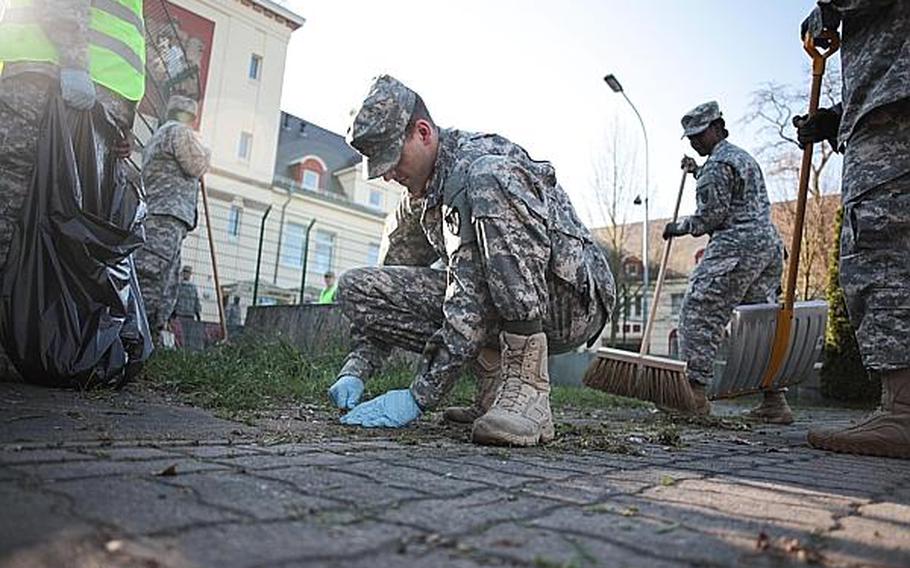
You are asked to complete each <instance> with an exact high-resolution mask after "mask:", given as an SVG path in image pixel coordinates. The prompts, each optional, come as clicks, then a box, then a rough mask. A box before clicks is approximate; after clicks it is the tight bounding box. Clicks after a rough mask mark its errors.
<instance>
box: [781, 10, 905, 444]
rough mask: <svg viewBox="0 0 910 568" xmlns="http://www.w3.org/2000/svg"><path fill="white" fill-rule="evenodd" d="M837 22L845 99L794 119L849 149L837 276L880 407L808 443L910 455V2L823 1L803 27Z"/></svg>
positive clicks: (812, 134) (810, 29)
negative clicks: (875, 380) (877, 383)
mask: <svg viewBox="0 0 910 568" xmlns="http://www.w3.org/2000/svg"><path fill="white" fill-rule="evenodd" d="M841 24H843V41H842V46H841V63H842V73H843V80H844V84H843V92H842V102H841V104H839V105H837V106H836V107H834V108H831V109H819V111H818V112H817V113H816V114H815V115H814V116H813V117H812V118H808V117H806V116H802V117H797V119H795V120H794V123H795V124H796V126H797V129H798V130H797V133H798V137H799V140H800V142H801V143H803V144H805V143H807V142H820V141H822V140H828V141H830V142H831V144H832V146H833V147H834V148H836V149H838V150H839V151H841V152H843V154H844V170H843V188H842V192H841V193H842V196H841V197H842V199H843V206H844V224H843V228H842V230H841V250H840V283H841V286H843V289H844V296H845V297H846V301H847V309H848V312H849V315H850V321H851V323H852V324H853V327H854V329H855V330H856V339H857V342H858V343H859V348H860V352H861V354H862V358H863V364H864V366H865V367H866V368H867V369H868V370H869V372H871V373H875V374H877V375H879V377H880V378H881V384H882V408H881V410H880V411H879V412H876V413H875V414H873V415H871V416H869V417H868V418H866V419H865V420H863V421H861V422H860V423H859V424H856V425H854V426H851V427H848V428H842V429H819V430H811V431H810V432H809V443H810V444H811V445H813V446H815V447H817V448H822V449H826V450H832V451H836V452H848V453H857V454H867V455H876V456H891V457H902V458H910V349H908V346H910V1H908V0H865V1H860V0H829V1H820V2H818V7H817V8H816V9H815V10H814V11H813V13H812V14H811V15H810V16H809V18H807V20H806V21H805V22H804V23H803V26H802V30H801V32H802V34H803V36H804V37H805V34H807V33H811V34H812V35H813V37H819V34H820V33H822V31H823V30H824V29H830V30H836V29H837V28H838V26H840V25H841ZM820 41H821V42H824V40H820ZM857 380H862V379H861V378H859V377H857Z"/></svg>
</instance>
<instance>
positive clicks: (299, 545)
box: [169, 519, 417, 568]
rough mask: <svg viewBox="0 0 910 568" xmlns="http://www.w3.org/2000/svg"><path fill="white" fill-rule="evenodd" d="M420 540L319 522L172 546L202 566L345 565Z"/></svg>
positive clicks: (388, 529)
mask: <svg viewBox="0 0 910 568" xmlns="http://www.w3.org/2000/svg"><path fill="white" fill-rule="evenodd" d="M415 534H417V531H414V530H412V529H408V528H404V527H396V526H391V525H385V524H381V523H376V522H372V521H367V522H360V523H354V524H338V525H334V524H323V523H320V522H319V521H318V520H316V519H314V520H313V521H306V520H301V521H292V522H283V523H265V524H254V525H246V524H230V525H223V526H215V527H202V528H198V529H190V530H186V531H182V532H181V533H180V534H179V535H177V536H175V537H174V538H172V539H170V540H169V544H171V545H172V546H174V547H176V548H179V549H180V550H184V551H186V553H185V554H186V556H187V559H188V560H189V561H190V562H195V563H197V564H198V565H199V566H218V567H219V568H235V567H236V568H248V567H253V566H262V567H266V566H268V567H278V566H303V565H323V566H324V565H327V564H331V563H332V558H333V557H335V563H336V564H335V565H346V564H347V562H346V561H345V560H347V559H358V557H360V558H364V557H367V558H372V557H373V554H374V551H375V550H377V549H378V550H382V549H388V550H395V549H396V548H397V547H398V544H399V543H400V542H401V541H402V540H404V539H407V538H409V537H412V536H414V535H415Z"/></svg>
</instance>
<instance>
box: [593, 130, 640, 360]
mask: <svg viewBox="0 0 910 568" xmlns="http://www.w3.org/2000/svg"><path fill="white" fill-rule="evenodd" d="M634 140H635V139H634V138H631V137H630V136H629V134H628V132H627V130H626V129H625V128H624V127H623V126H622V125H621V124H620V122H619V121H618V120H616V118H615V117H614V118H613V119H611V120H610V121H609V122H608V124H607V128H606V135H605V137H604V147H603V150H602V152H601V153H600V154H599V155H597V157H596V158H595V159H594V160H593V162H594V163H593V168H592V170H593V179H592V182H591V185H592V188H593V190H594V195H595V200H594V201H595V204H596V205H595V207H596V210H597V213H599V215H600V222H601V223H604V225H603V228H602V229H601V230H600V231H599V234H600V237H601V239H602V242H603V246H604V248H605V249H606V253H607V259H608V261H609V263H610V270H612V271H613V276H614V279H615V281H616V289H617V292H618V296H619V301H620V311H622V309H623V304H624V303H626V302H628V298H627V297H626V296H628V293H629V292H628V291H629V289H630V288H629V285H630V282H628V278H627V277H626V273H625V271H624V270H623V265H624V264H625V260H626V258H627V257H628V256H629V255H628V254H627V252H626V243H627V240H628V234H627V227H628V223H627V216H628V212H629V209H630V207H631V206H632V200H633V199H634V198H635V196H636V194H637V191H638V189H639V188H640V186H641V184H640V180H639V178H640V176H641V173H640V170H639V165H638V163H637V153H638V152H637V150H638V146H637V144H636V143H635V141H634ZM631 284H633V287H634V286H636V285H637V284H635V283H631ZM617 315H618V314H617ZM619 324H620V318H619V317H614V318H613V321H612V322H611V324H610V340H609V341H610V344H611V345H615V343H616V336H617V333H618V330H619Z"/></svg>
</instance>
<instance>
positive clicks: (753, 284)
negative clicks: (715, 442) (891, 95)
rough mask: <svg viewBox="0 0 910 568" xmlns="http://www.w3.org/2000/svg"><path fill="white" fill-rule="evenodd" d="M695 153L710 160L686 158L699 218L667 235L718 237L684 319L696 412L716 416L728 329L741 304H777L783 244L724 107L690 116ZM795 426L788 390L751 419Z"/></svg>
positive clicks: (772, 396)
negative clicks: (715, 387)
mask: <svg viewBox="0 0 910 568" xmlns="http://www.w3.org/2000/svg"><path fill="white" fill-rule="evenodd" d="M682 126H683V129H684V131H685V133H684V135H685V136H686V137H688V138H689V143H690V144H691V145H692V148H693V149H694V150H695V151H696V152H698V154H699V155H700V156H707V157H708V159H707V160H706V161H705V163H704V164H703V165H702V166H701V167H697V165H696V163H695V160H694V159H692V158H690V157H688V156H687V157H685V158H683V160H682V167H683V169H684V170H686V171H688V172H690V173H692V174H693V175H694V176H695V179H696V180H697V184H696V199H697V209H696V211H695V214H694V215H691V216H689V217H686V218H684V219H682V220H680V221H678V222H675V223H668V224H667V226H666V228H665V229H664V233H663V237H664V239H668V238H670V237H678V236H682V235H692V236H696V237H698V236H701V235H704V234H708V235H710V237H711V239H710V241H708V246H707V247H705V254H704V257H702V260H701V262H700V263H699V265H698V266H697V267H696V268H695V271H694V272H693V273H692V276H691V277H690V279H689V288H688V290H687V291H686V295H685V297H684V298H683V304H682V308H681V310H680V315H679V340H680V341H679V347H680V356H681V358H682V359H683V360H684V361H686V363H687V367H686V377H687V378H688V380H689V383H690V385H691V387H692V392H693V394H694V398H695V413H696V414H701V415H706V414H709V413H710V411H711V406H710V403H709V402H708V399H707V396H706V394H705V389H706V387H707V386H708V385H709V384H710V382H711V380H712V379H713V377H714V359H715V356H716V355H717V348H718V345H719V344H720V341H721V339H722V338H723V330H724V327H725V326H726V325H727V322H728V321H730V317H731V316H732V315H733V309H734V308H735V307H736V306H737V305H740V304H750V303H764V302H771V303H774V302H776V301H777V294H778V290H779V288H780V277H781V271H782V263H783V244H782V243H781V240H780V236H779V235H778V233H777V229H776V228H775V227H774V225H773V224H771V205H770V203H769V201H768V192H767V190H766V189H765V182H764V178H763V177H762V172H761V169H760V168H759V166H758V163H757V162H756V161H755V159H754V158H752V156H750V155H749V154H748V153H747V152H746V151H745V150H743V149H741V148H739V147H737V146H734V145H733V144H731V143H730V142H728V141H727V136H729V132H728V131H727V129H726V125H725V123H724V119H723V115H722V114H721V112H720V108H719V107H718V105H717V103H716V102H714V101H710V102H707V103H704V104H701V105H699V106H697V107H695V108H694V109H692V110H691V111H689V112H688V113H686V115H685V116H683V118H682ZM748 415H749V416H750V417H752V418H755V419H758V420H762V421H765V422H771V423H779V424H789V423H790V422H792V421H793V414H792V412H791V411H790V407H789V405H788V404H787V400H786V398H784V393H783V391H781V390H768V391H765V392H764V399H763V401H762V403H761V405H760V406H759V407H757V408H755V409H753V410H752V411H750V412H749V414H748Z"/></svg>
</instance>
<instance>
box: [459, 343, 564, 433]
mask: <svg viewBox="0 0 910 568" xmlns="http://www.w3.org/2000/svg"><path fill="white" fill-rule="evenodd" d="M499 337H500V342H501V344H502V380H503V382H502V385H501V386H500V388H499V392H498V393H497V394H496V399H495V400H494V401H493V406H492V407H491V408H490V410H489V411H488V412H487V413H486V414H484V415H483V416H481V417H480V418H478V419H477V420H475V421H474V430H473V432H472V433H471V435H472V438H473V440H474V443H477V444H492V445H500V446H504V445H508V446H533V445H535V444H537V443H540V442H549V441H550V440H552V439H553V438H554V436H555V430H554V428H553V417H552V415H551V413H550V376H549V374H548V373H547V336H546V335H545V334H544V333H535V334H534V335H515V334H512V333H506V332H503V333H502V334H501V335H500V336H499Z"/></svg>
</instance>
